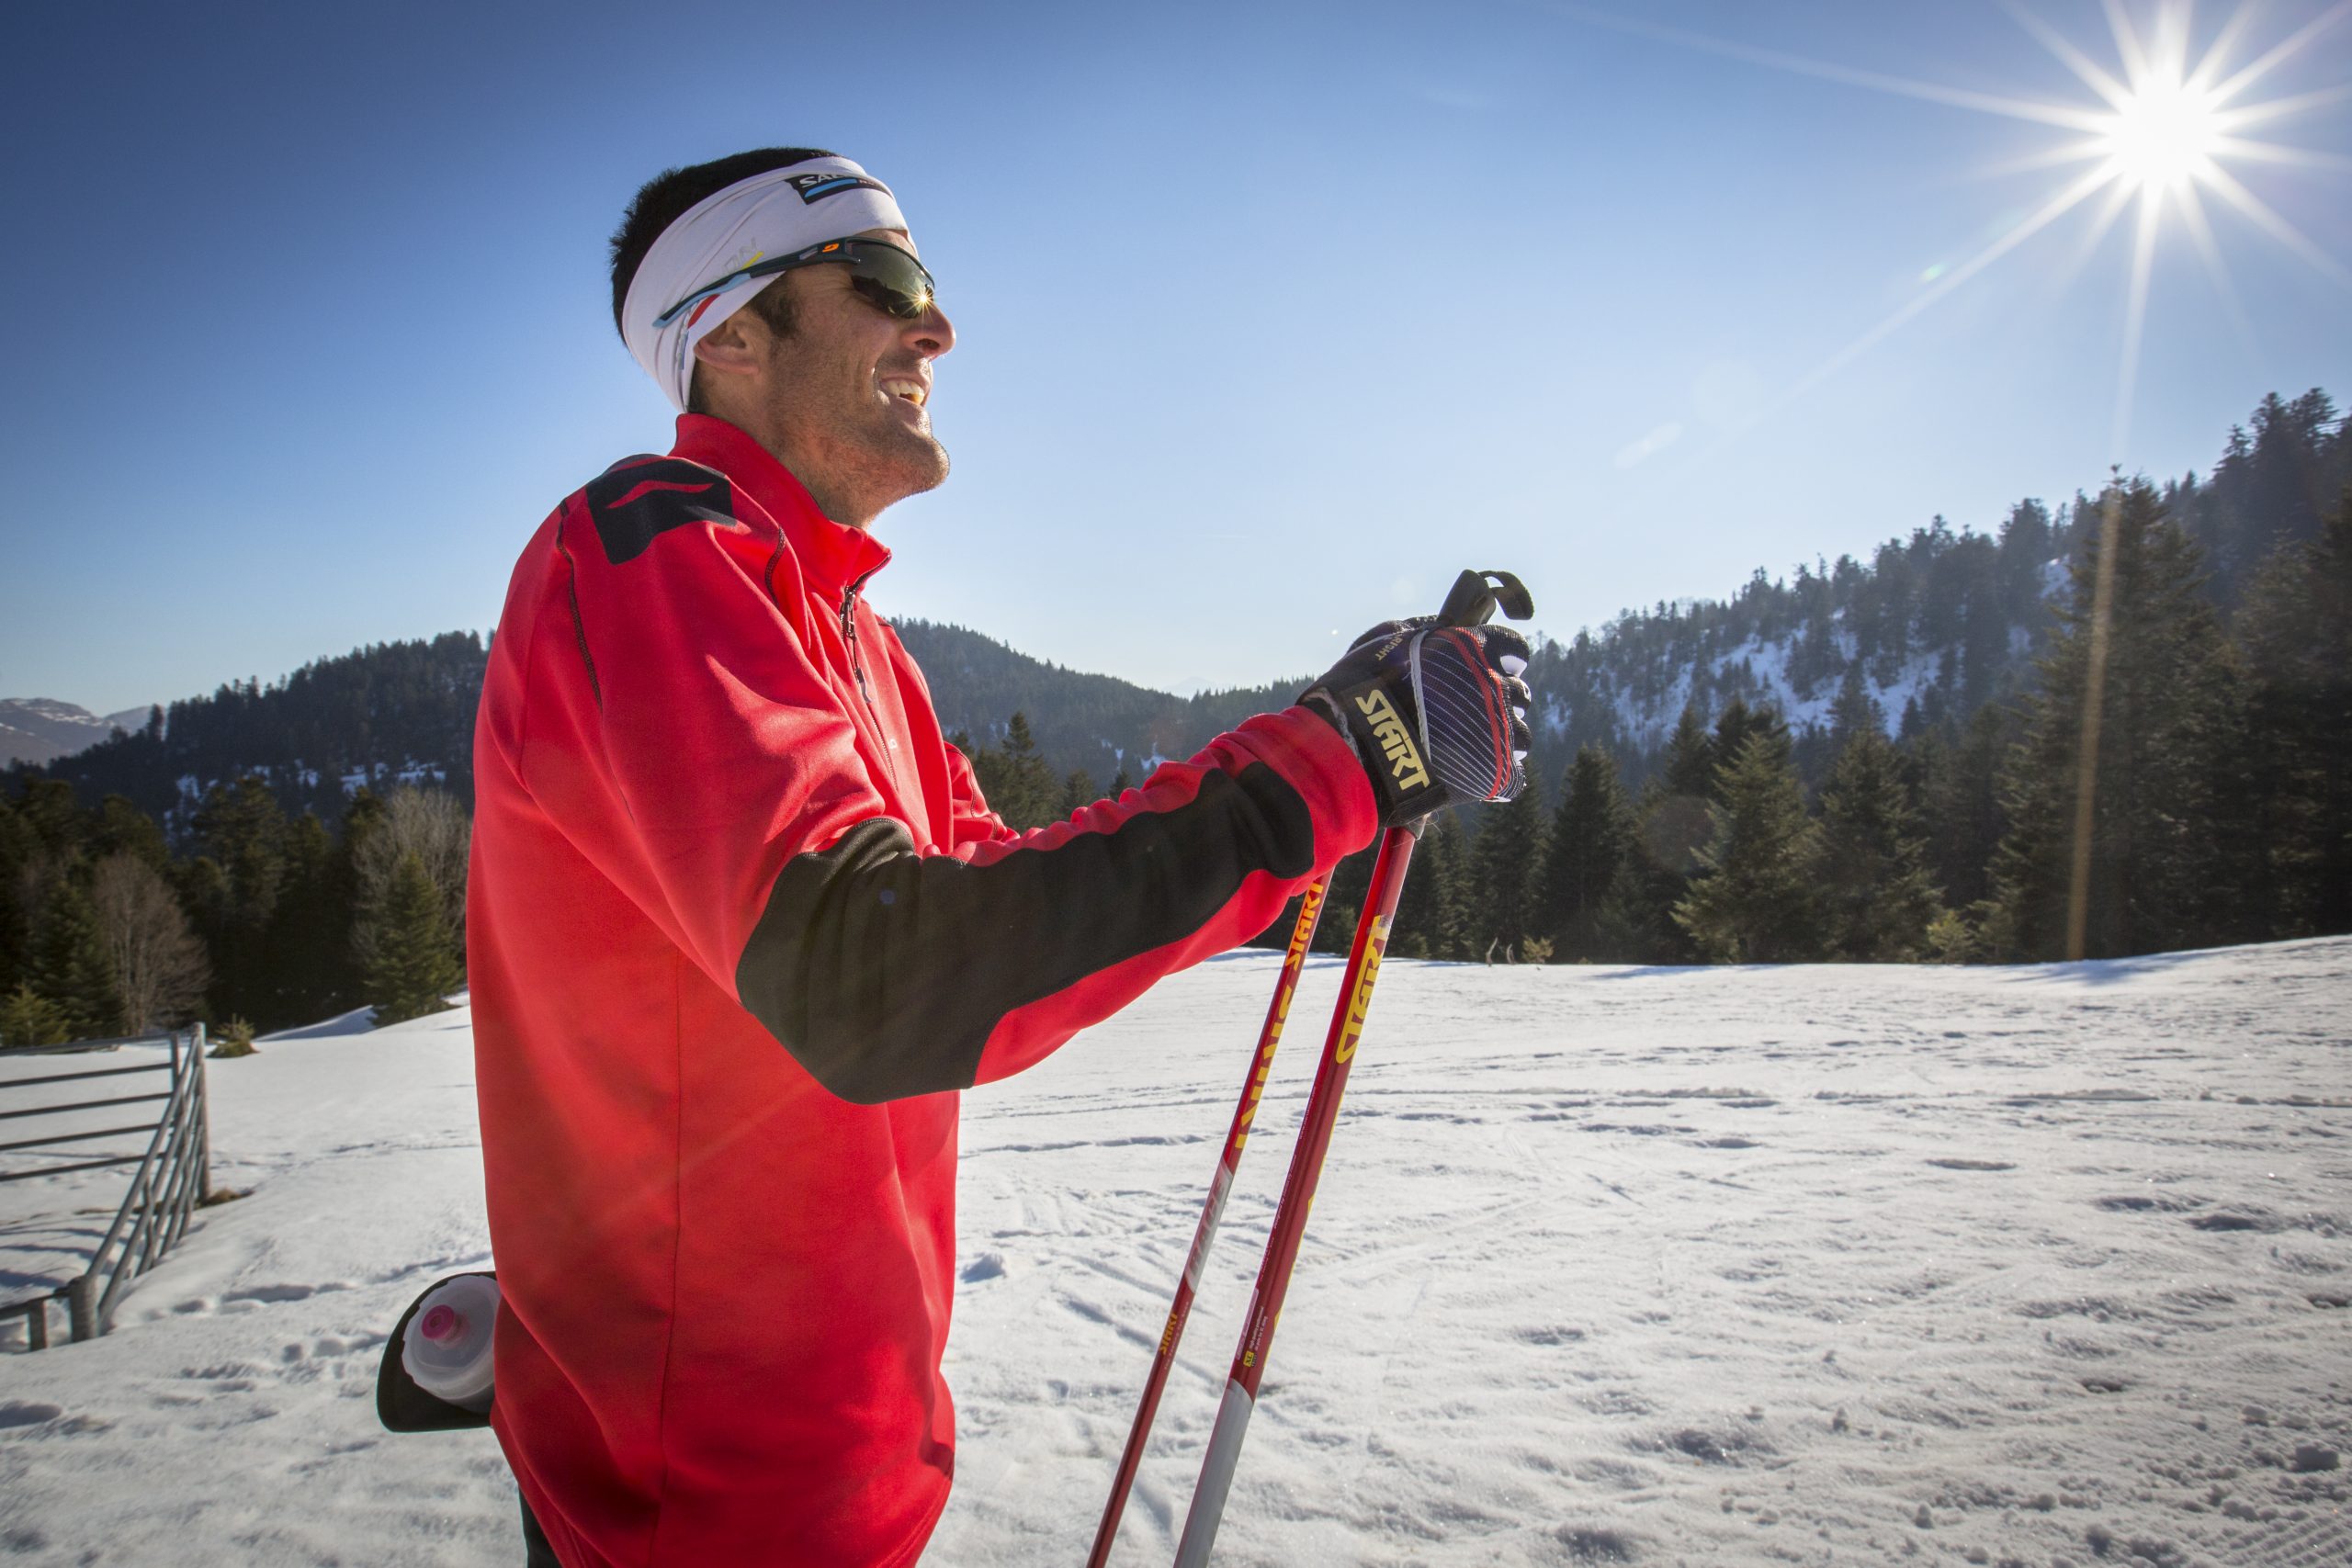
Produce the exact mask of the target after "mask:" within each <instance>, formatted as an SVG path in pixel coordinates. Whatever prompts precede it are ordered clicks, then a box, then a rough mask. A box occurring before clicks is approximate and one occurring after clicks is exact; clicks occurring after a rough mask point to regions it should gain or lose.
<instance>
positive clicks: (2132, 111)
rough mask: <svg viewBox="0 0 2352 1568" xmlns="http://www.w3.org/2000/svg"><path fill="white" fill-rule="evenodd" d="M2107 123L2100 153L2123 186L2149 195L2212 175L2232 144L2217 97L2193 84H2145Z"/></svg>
mask: <svg viewBox="0 0 2352 1568" xmlns="http://www.w3.org/2000/svg"><path fill="white" fill-rule="evenodd" d="M2105 119H2106V124H2105V126H2104V128H2103V129H2102V130H2101V131H2100V132H2099V136H2098V150H2099V151H2100V152H2104V153H2105V154H2106V155H2107V158H2108V164H2109V171H2110V172H2111V173H2112V175H2114V177H2115V178H2116V179H2117V180H2119V181H2120V182H2122V183H2123V184H2124V185H2126V186H2129V187H2131V189H2134V190H2137V191H2140V192H2142V193H2143V194H2153V193H2163V192H2177V191H2181V190H2184V189H2186V188H2187V187H2188V185H2189V182H2190V181H2192V180H2194V179H2196V178H2198V177H2199V176H2200V175H2210V171H2211V170H2212V169H2213V168H2214V167H2215V164H2214V159H2215V157H2216V156H2217V155H2218V154H2219V153H2220V152H2222V149H2223V148H2224V146H2225V145H2226V144H2227V141H2228V132H2227V130H2226V129H2225V127H2226V122H2225V121H2224V120H2223V119H2222V106H2221V104H2220V102H2219V101H2218V100H2217V98H2216V96H2215V95H2214V94H2213V93H2212V92H2211V90H2210V89H2206V88H2201V87H2198V86H2195V85H2191V84H2189V83H2188V82H2182V81H2172V82H2166V81H2151V82H2143V83H2142V84H2141V85H2139V87H2138V88H2137V89H2136V90H2134V91H2133V92H2132V93H2131V96H2128V97H2126V98H2125V99H2124V100H2123V102H2122V103H2121V104H2120V106H2118V107H2117V108H2116V109H2115V111H2114V112H2113V113H2112V114H2110V115H2109V116H2106V117H2105Z"/></svg>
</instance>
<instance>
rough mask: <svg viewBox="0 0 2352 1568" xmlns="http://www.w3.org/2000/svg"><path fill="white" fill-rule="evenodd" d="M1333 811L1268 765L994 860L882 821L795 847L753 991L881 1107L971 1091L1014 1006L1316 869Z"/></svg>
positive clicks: (823, 1066) (819, 1059)
mask: <svg viewBox="0 0 2352 1568" xmlns="http://www.w3.org/2000/svg"><path fill="white" fill-rule="evenodd" d="M1314 863H1315V820H1314V818H1313V816H1312V815H1311V814H1310V813H1309V812H1308V810H1307V808H1306V801H1304V800H1302V799H1301V798H1300V797H1299V795H1298V792H1297V791H1295V790H1294V789H1293V788H1292V787H1291V786H1290V784H1288V783H1286V782H1285V781H1284V780H1283V776H1282V775H1281V774H1280V773H1275V772H1274V770H1273V769H1272V768H1270V767H1268V766H1266V764H1264V763H1263V762H1253V763H1251V764H1250V765H1249V766H1248V767H1246V768H1244V769H1242V770H1241V772H1240V773H1238V775H1236V774H1227V773H1219V772H1215V771H1211V772H1209V773H1205V774H1204V775H1203V776H1202V778H1201V782H1200V788H1199V791H1198V793H1197V794H1195V795H1193V798H1192V799H1191V800H1190V801H1188V802H1186V803H1185V804H1184V805H1182V806H1180V807H1176V808H1175V809H1174V810H1172V811H1154V812H1143V813H1140V814H1138V815H1136V816H1134V817H1130V818H1127V819H1126V820H1125V821H1124V822H1122V823H1120V824H1119V826H1118V828H1117V829H1115V830H1114V831H1112V832H1108V833H1079V834H1076V835H1074V836H1073V837H1071V838H1069V839H1068V840H1064V841H1063V842H1062V843H1061V844H1059V845H1058V846H1057V847H1056V848H1053V849H1050V850H1044V849H1037V850H1015V851H1013V852H1011V853H1010V854H1007V855H1005V856H1004V857H1003V858H1002V859H1001V860H997V861H994V862H992V863H989V864H986V865H971V864H967V863H965V862H963V861H960V860H957V859H956V858H955V857H953V856H951V855H922V854H917V853H916V852H914V846H913V840H912V839H911V838H910V836H909V835H908V832H907V829H906V827H905V825H904V824H902V823H899V822H898V821H895V820H893V819H891V818H885V817H878V818H874V819H873V820H871V821H867V822H861V823H859V824H858V825H857V826H856V827H854V828H853V829H850V830H849V831H848V832H847V833H844V834H843V835H842V837H841V839H840V840H838V841H836V842H835V843H834V845H833V847H832V848H831V849H829V850H826V851H824V852H821V853H816V854H805V855H797V856H795V857H794V858H793V859H792V860H790V861H789V862H787V863H786V864H785V867H784V869H783V871H781V872H779V873H778V874H777V875H776V880H775V887H774V888H773V889H771V891H770V892H769V895H768V906H767V908H766V910H765V911H764V912H763V914H762V915H761V917H760V923H759V925H758V926H757V928H755V929H754V930H753V931H752V938H751V940H750V941H749V942H746V943H745V944H744V946H743V955H742V957H741V960H740V961H739V962H738V963H737V964H736V970H735V989H736V994H737V996H739V997H740V998H741V1000H742V1003H743V1005H744V1007H746V1008H748V1009H749V1010H751V1012H752V1016H753V1017H755V1018H757V1019H758V1020H759V1021H761V1022H762V1023H763V1024H765V1025H766V1026H767V1029H768V1032H770V1033H772V1034H774V1035H775V1037H776V1039H777V1040H779V1041H780V1042H782V1043H783V1044H784V1047H785V1048H786V1050H788V1051H790V1052H791V1053H792V1055H793V1057H794V1059H795V1060H797V1061H798V1062H799V1064H800V1065H801V1066H804V1067H806V1068H807V1069H808V1070H809V1075H810V1076H811V1077H814V1078H816V1080H817V1081H818V1082H819V1083H820V1084H822V1085H824V1086H825V1088H827V1089H831V1091H832V1092H833V1093H835V1094H837V1095H839V1096H840V1097H841V1098H842V1099H843V1100H854V1101H856V1102H858V1103H859V1104H863V1105H876V1104H879V1103H881V1102H882V1101H884V1100H903V1099H906V1098H908V1097H910V1096H912V1095H918V1094H935V1093H937V1092H939V1091H940V1090H942V1089H968V1088H969V1087H971V1084H972V1080H973V1078H974V1077H976V1076H977V1075H978V1072H979V1066H980V1053H981V1050H982V1049H983V1048H984V1047H985V1046H986V1045H987V1044H988V1041H989V1035H990V1034H991V1033H992V1032H994V1031H995V1029H996V1026H997V1024H998V1022H999V1021H1001V1020H1002V1019H1003V1017H1004V1016H1005V1014H1007V1013H1009V1012H1012V1011H1013V1010H1015V1009H1017V1008H1022V1007H1025V1006H1027V1005H1028V1004H1030V1003H1031V1002H1035V1001H1039V1000H1042V999H1043V998H1046V997H1050V996H1052V995H1053V994H1054V993H1056V992H1057V991H1060V990H1064V989H1067V988H1068V987H1070V986H1072V985H1074V984H1076V983H1077V982H1078V981H1080V980H1082V979H1084V978H1085V977H1086V976H1089V975H1092V974H1096V973H1098V972H1100V971H1102V970H1104V969H1108V968H1110V967H1112V966H1113V965H1114V964H1122V963H1125V961H1126V960H1128V959H1130V958H1133V957H1135V956H1136V955H1137V954H1138V953H1148V952H1150V951H1151V950H1152V949H1154V948H1157V947H1165V946H1166V945H1168V944H1169V943H1170V942H1178V941H1181V940H1182V939H1183V938H1184V937H1186V936H1189V935H1191V934H1192V933H1193V931H1198V930H1199V929H1200V928H1201V927H1202V926H1203V925H1204V924H1206V923H1207V921H1208V920H1209V919H1210V918H1211V917H1213V916H1214V915H1215V914H1216V912H1217V911H1218V910H1219V909H1221V908H1224V907H1225V906H1226V904H1227V902H1228V901H1229V900H1230V899H1231V898H1232V897H1233V896H1234V895H1235V894H1236V893H1237V892H1238V891H1239V890H1240V886H1241V882H1242V879H1243V878H1244V877H1246V876H1248V875H1250V874H1251V873H1253V872H1261V871H1262V872H1269V873H1272V874H1274V875H1276V876H1280V877H1284V878H1290V877H1296V876H1301V875H1304V874H1306V872H1307V871H1308V870H1309V869H1310V868H1311V867H1312V866H1313V865H1314Z"/></svg>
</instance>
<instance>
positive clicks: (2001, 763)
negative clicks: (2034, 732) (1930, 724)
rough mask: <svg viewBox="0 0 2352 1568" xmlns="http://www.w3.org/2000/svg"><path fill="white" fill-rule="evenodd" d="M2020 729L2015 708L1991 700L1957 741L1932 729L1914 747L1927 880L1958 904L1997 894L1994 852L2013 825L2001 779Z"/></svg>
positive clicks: (1972, 903)
mask: <svg viewBox="0 0 2352 1568" xmlns="http://www.w3.org/2000/svg"><path fill="white" fill-rule="evenodd" d="M2017 734H2018V715H2017V710H2016V709H2014V708H2012V707H2010V706H2009V705H2007V704H2005V703H1987V704H1985V705H1984V706H1983V707H1981V708H1978V709H1977V710H1976V711H1975V712H1974V713H1973V714H1972V715H1970V716H1969V719H1968V723H1967V725H1966V727H1965V728H1962V731H1961V734H1960V739H1958V740H1957V741H1956V742H1951V743H1949V744H1947V743H1946V742H1944V741H1943V740H1942V739H1940V738H1939V737H1936V736H1933V735H1929V736H1925V737H1922V738H1921V739H1920V740H1919V742H1918V743H1917V746H1916V747H1915V748H1914V753H1913V754H1914V756H1915V757H1916V758H1917V765H1918V773H1919V781H1920V783H1919V792H1920V797H1921V800H1922V803H1923V810H1924V817H1925V821H1926V825H1927V835H1928V876H1929V880H1930V881H1932V882H1933V883H1934V885H1935V886H1938V887H1940V888H1941V889H1943V895H1944V899H1945V901H1946V902H1947V903H1949V904H1950V905H1951V907H1952V908H1955V909H1962V910H1966V909H1973V908H1975V907H1976V906H1977V905H1979V904H1982V903H1984V902H1985V901H1986V900H1987V899H1989V898H1991V897H1993V856H1994V853H1995V852H1996V851H1997V850H1998V849H1999V848H2000V845H2001V836H2002V835H2003V834H2004V833H2006V832H2007V830H2008V811H2007V807H2005V806H2004V805H2003V804H2002V780H2003V778H2004V777H2005V776H2006V775H2007V767H2008V754H2009V748H2010V747H2011V746H2012V745H2013V744H2015V743H2016V740H2017ZM1980 914H1981V911H1980Z"/></svg>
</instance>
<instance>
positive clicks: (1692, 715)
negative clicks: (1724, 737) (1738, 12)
mask: <svg viewBox="0 0 2352 1568" xmlns="http://www.w3.org/2000/svg"><path fill="white" fill-rule="evenodd" d="M1715 761H1716V757H1715V743H1714V741H1713V739H1710V738H1709V737H1708V735H1707V721H1706V719H1705V717H1704V716H1702V715H1701V714H1700V712H1699V709H1698V706H1697V705H1695V704H1693V705H1687V706H1685V707H1684V708H1683V710H1682V715H1681V716H1680V717H1679V718H1677V719H1676V720H1675V721H1674V734H1673V735H1672V736H1671V737H1670V738H1668V740H1667V743H1666V767H1665V769H1664V771H1663V772H1662V773H1661V774H1660V775H1659V776H1660V778H1661V779H1662V781H1663V787H1664V789H1665V792H1666V793H1667V794H1668V795H1684V796H1688V797H1690V798H1691V799H1694V800H1702V801H1703V800H1708V799H1712V798H1713V795H1714V793H1715Z"/></svg>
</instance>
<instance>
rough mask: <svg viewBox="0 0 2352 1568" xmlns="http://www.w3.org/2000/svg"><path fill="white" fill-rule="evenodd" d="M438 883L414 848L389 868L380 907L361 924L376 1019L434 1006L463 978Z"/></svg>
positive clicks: (412, 1014)
mask: <svg viewBox="0 0 2352 1568" xmlns="http://www.w3.org/2000/svg"><path fill="white" fill-rule="evenodd" d="M453 945H454V944H453V942H452V941H451V937H450V932H449V922H448V919H447V914H446V913H445V911H444V906H443V903H442V897H441V892H440V889H438V888H437V887H435V886H434V885H433V877H432V875H431V874H430V873H428V872H427V871H426V870H425V869H424V858H423V857H422V856H420V855H418V854H417V853H416V852H414V851H411V852H408V853H406V854H403V855H402V856H401V858H400V862H399V863H398V865H397V866H396V867H395V868H394V869H393V872H392V877H391V882H390V886H389V887H388V888H387V889H386V892H385V897H384V900H383V903H382V905H381V907H380V908H379V909H378V910H377V911H376V912H375V913H374V915H373V918H371V919H369V920H368V923H367V924H366V925H365V926H364V927H362V936H361V943H360V955H361V962H362V964H363V973H364V975H365V976H366V984H367V987H368V996H369V997H370V998H373V1000H374V1002H375V1010H376V1012H375V1016H376V1021H377V1022H378V1023H379V1024H385V1023H398V1022H400V1021H401V1020H403V1019H411V1018H422V1017H424V1015H425V1014H426V1013H429V1012H438V1011H439V1010H441V1006H442V998H443V997H444V996H446V995H447V993H448V992H450V991H453V990H455V989H456V988H457V987H458V985H460V984H461V983H462V982H463V981H464V978H465V975H464V972H463V971H462V970H460V969H459V968H458V963H457V960H456V959H455V958H453V957H452V956H451V950H452V947H453Z"/></svg>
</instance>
